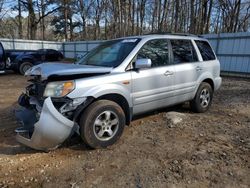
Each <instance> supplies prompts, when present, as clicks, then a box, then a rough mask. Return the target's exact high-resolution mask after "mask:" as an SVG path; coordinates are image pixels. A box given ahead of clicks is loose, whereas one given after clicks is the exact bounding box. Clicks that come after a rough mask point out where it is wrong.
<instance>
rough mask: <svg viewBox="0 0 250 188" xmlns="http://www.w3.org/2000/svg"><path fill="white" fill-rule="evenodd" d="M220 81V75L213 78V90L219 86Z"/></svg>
mask: <svg viewBox="0 0 250 188" xmlns="http://www.w3.org/2000/svg"><path fill="white" fill-rule="evenodd" d="M221 83H222V78H221V77H217V78H215V79H214V90H215V91H216V90H218V89H219V88H220V86H221Z"/></svg>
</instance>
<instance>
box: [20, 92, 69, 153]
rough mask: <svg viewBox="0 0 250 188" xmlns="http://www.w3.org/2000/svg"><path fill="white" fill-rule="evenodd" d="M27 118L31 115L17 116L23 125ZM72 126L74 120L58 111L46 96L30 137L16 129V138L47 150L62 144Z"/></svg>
mask: <svg viewBox="0 0 250 188" xmlns="http://www.w3.org/2000/svg"><path fill="white" fill-rule="evenodd" d="M24 110H25V109H24ZM31 114H32V113H31ZM24 118H25V119H24ZM27 118H33V117H27V116H26V117H24V116H22V117H20V116H19V117H18V119H19V120H20V121H21V122H22V123H23V124H24V126H25V123H24V122H25V121H26V122H27ZM73 127H74V122H73V121H71V120H69V119H67V118H66V117H64V116H63V115H62V114H61V113H59V112H58V111H57V109H56V108H55V107H54V105H53V103H52V101H51V98H50V97H48V98H47V99H45V101H44V104H43V108H42V111H41V115H40V118H39V120H38V121H37V122H36V123H35V124H34V131H33V133H32V135H31V137H30V138H26V137H24V136H22V134H21V133H20V132H19V131H16V132H17V135H16V139H17V141H18V142H20V143H22V144H24V145H26V146H29V147H31V148H33V149H37V150H43V151H48V150H52V149H55V148H57V147H58V146H59V145H60V144H62V143H63V142H64V141H65V140H66V139H67V138H68V137H69V136H70V135H71V133H72V131H73Z"/></svg>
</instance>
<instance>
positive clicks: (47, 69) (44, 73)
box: [25, 63, 112, 80]
mask: <svg viewBox="0 0 250 188" xmlns="http://www.w3.org/2000/svg"><path fill="white" fill-rule="evenodd" d="M111 70H112V68H111V67H99V66H91V65H79V64H68V63H42V64H39V65H36V66H33V67H31V68H30V69H29V70H27V71H26V73H25V76H41V79H42V80H46V79H47V78H48V77H49V76H64V75H65V76H66V75H79V74H94V73H97V74H100V73H109V72H110V71H111Z"/></svg>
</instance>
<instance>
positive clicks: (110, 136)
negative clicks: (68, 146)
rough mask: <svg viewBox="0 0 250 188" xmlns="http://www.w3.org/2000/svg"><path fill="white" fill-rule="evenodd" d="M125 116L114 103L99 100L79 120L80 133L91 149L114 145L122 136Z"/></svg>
mask: <svg viewBox="0 0 250 188" xmlns="http://www.w3.org/2000/svg"><path fill="white" fill-rule="evenodd" d="M124 126H125V114H124V112H123V110H122V108H121V107H120V106H119V105H118V104H117V103H115V102H113V101H109V100H99V101H96V102H94V103H92V104H91V105H90V106H89V107H88V108H87V109H86V110H85V111H84V113H83V114H82V117H81V119H80V133H81V137H82V139H83V140H84V142H85V143H86V144H87V145H88V146H90V147H91V148H105V147H107V146H110V145H112V144H114V143H115V142H116V141H117V140H118V139H119V138H120V136H121V135H122V132H123V130H124Z"/></svg>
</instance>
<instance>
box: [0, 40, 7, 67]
mask: <svg viewBox="0 0 250 188" xmlns="http://www.w3.org/2000/svg"><path fill="white" fill-rule="evenodd" d="M5 66H6V62H5V52H4V48H3V45H2V44H1V43H0V71H2V70H4V69H5Z"/></svg>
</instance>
